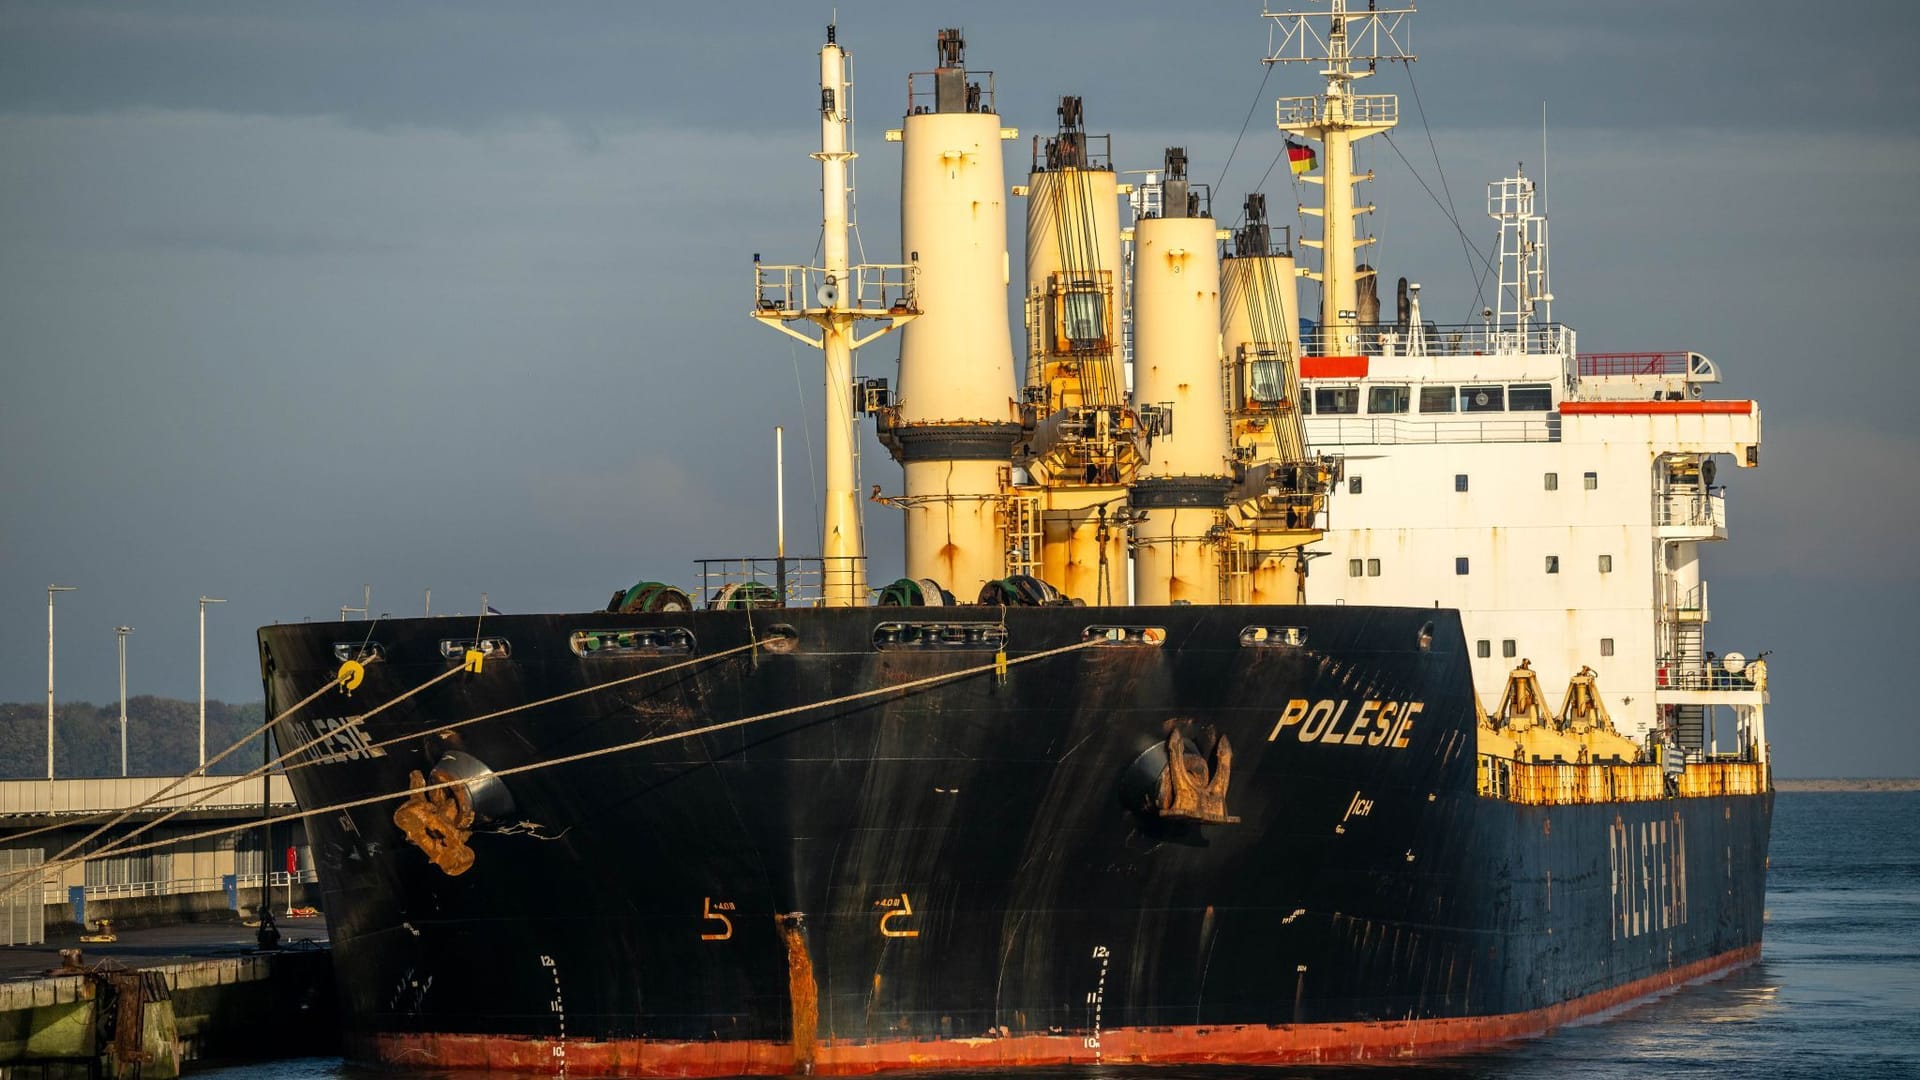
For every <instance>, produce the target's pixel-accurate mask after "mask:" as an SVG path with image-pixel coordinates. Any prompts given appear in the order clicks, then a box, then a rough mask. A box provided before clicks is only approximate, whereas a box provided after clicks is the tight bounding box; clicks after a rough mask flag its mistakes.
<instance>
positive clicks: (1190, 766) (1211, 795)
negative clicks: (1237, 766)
mask: <svg viewBox="0 0 1920 1080" xmlns="http://www.w3.org/2000/svg"><path fill="white" fill-rule="evenodd" d="M1211 756H1212V759H1213V760H1212V763H1211V765H1209V763H1208V760H1207V755H1203V754H1200V753H1198V752H1189V751H1188V750H1187V737H1186V733H1185V732H1184V731H1181V730H1180V729H1179V728H1175V730H1174V731H1173V732H1172V734H1170V735H1168V736H1167V765H1166V768H1164V769H1162V770H1161V772H1160V792H1159V800H1158V802H1157V803H1156V804H1155V806H1154V809H1155V811H1156V812H1158V813H1159V815H1160V816H1161V817H1162V818H1165V819H1167V820H1169V821H1197V822H1200V823H1202V824H1206V825H1232V824H1235V823H1237V822H1238V821H1239V820H1240V819H1239V817H1237V816H1236V815H1233V814H1229V813H1227V782H1228V779H1229V777H1230V776H1231V775H1232V772H1233V747H1232V746H1231V745H1230V744H1229V743H1228V742H1227V737H1226V736H1225V735H1221V736H1219V737H1218V738H1216V739H1215V740H1214V744H1213V754H1212V755H1211Z"/></svg>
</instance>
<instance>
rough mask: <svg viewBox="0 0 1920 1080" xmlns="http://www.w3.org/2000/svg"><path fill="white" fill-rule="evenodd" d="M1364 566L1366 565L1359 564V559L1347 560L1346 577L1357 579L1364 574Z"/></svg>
mask: <svg viewBox="0 0 1920 1080" xmlns="http://www.w3.org/2000/svg"><path fill="white" fill-rule="evenodd" d="M1365 566H1366V564H1365V563H1363V562H1361V561H1360V560H1359V559H1348V560H1347V576H1348V577H1359V576H1360V575H1361V574H1362V573H1363V572H1364V570H1363V567H1365Z"/></svg>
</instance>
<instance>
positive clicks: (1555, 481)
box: [1546, 472, 1560, 491]
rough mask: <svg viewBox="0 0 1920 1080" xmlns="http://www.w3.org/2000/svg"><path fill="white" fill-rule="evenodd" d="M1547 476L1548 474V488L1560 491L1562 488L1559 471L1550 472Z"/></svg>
mask: <svg viewBox="0 0 1920 1080" xmlns="http://www.w3.org/2000/svg"><path fill="white" fill-rule="evenodd" d="M1546 476H1547V490H1548V491H1559V490H1560V474H1559V473H1557V472H1550V473H1548V474H1546Z"/></svg>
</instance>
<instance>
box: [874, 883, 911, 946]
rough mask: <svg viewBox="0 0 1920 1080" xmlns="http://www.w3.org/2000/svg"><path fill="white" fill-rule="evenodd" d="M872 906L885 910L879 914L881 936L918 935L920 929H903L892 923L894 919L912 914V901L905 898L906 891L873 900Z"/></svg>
mask: <svg viewBox="0 0 1920 1080" xmlns="http://www.w3.org/2000/svg"><path fill="white" fill-rule="evenodd" d="M873 906H874V907H877V908H882V909H884V910H885V912H886V913H885V914H883V915H881V916H880V936H881V937H919V936H920V931H918V930H905V929H900V928H897V927H895V926H893V925H892V924H893V922H894V920H896V919H905V918H908V917H910V916H912V915H913V902H912V901H910V900H908V899H907V894H906V893H901V894H900V895H899V896H889V897H886V898H885V899H882V900H875V901H874V902H873Z"/></svg>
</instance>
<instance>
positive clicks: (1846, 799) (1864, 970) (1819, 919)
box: [192, 792, 1920, 1080]
mask: <svg viewBox="0 0 1920 1080" xmlns="http://www.w3.org/2000/svg"><path fill="white" fill-rule="evenodd" d="M1403 1073H1404V1074H1411V1075H1414V1076H1417V1077H1422V1078H1430V1080H1482V1078H1485V1080H1496V1078H1497V1080H1509V1078H1511V1080H1523V1078H1539V1080H1547V1078H1552V1080H1600V1078H1610V1080H1612V1078H1618V1080H1626V1078H1632V1080H1648V1078H1652V1077H1668V1076H1680V1077H1687V1076H1697V1077H1703V1078H1704V1077H1713V1078H1714V1080H1744V1078H1749V1077H1752V1078H1761V1077H1767V1078H1771V1077H1799V1076H1814V1077H1823V1078H1827V1080H1877V1078H1880V1077H1900V1078H1906V1080H1915V1078H1920V792H1887V793H1863V794H1849V793H1810V792H1805V793H1803V792H1794V793H1787V794H1782V795H1780V796H1779V798H1778V800H1777V801H1776V803H1775V804H1774V819H1773V869H1772V873H1771V874H1770V876H1769V877H1768V881H1767V929H1766V946H1765V952H1764V955H1763V958H1762V959H1761V961H1760V963H1758V964H1756V965H1754V966H1753V967H1750V968H1748V969H1746V970H1745V971H1741V972H1738V973H1736V974H1733V975H1730V976H1728V977H1726V978H1724V979H1720V980H1718V981H1715V982H1710V983H1703V984H1701V985H1698V986H1693V987H1689V988H1687V989H1685V990H1681V991H1679V992H1677V993H1675V994H1673V995H1671V996H1669V997H1665V998H1662V999H1660V1000H1659V1001H1655V1002H1651V1003H1649V1004H1646V1005H1642V1006H1639V1007H1638V1008H1635V1009H1631V1010H1628V1011H1626V1012H1623V1013H1620V1014H1618V1015H1616V1016H1614V1017H1612V1018H1610V1019H1608V1020H1606V1021H1604V1022H1598V1023H1588V1024H1584V1025H1581V1026H1577V1027H1570V1028H1564V1029H1562V1030H1560V1031H1559V1032H1557V1033H1555V1034H1554V1035H1552V1036H1551V1037H1549V1038H1545V1039H1536V1040H1533V1041H1531V1042H1526V1043H1520V1044H1516V1045H1515V1046H1513V1047H1512V1048H1510V1049H1506V1050H1502V1051H1499V1052H1495V1053H1488V1054H1482V1055H1478V1056H1475V1057H1471V1058H1463V1059H1458V1060H1454V1061H1449V1062H1445V1063H1442V1064H1434V1065H1421V1066H1408V1065H1398V1064H1396V1065H1372V1066H1359V1067H1355V1066H1345V1067H1338V1068H1332V1067H1328V1068H1291V1067H1289V1068H1274V1069H1244V1068H1194V1067H1172V1068H1166V1069H1152V1070H1145V1069H1138V1068H1134V1069H1114V1068H1104V1069H1101V1068H1078V1069H1046V1070H1029V1071H1026V1072H1022V1073H1020V1074H1018V1075H1020V1076H1021V1077H1022V1078H1023V1080H1142V1078H1150V1080H1295V1078H1298V1080H1354V1078H1365V1080H1378V1078H1380V1077H1383V1076H1387V1075H1399V1074H1403ZM192 1075H193V1077H194V1078H195V1080H212V1078H216V1077H217V1078H220V1080H238V1078H240V1077H272V1078H276V1080H376V1078H379V1080H393V1078H394V1077H395V1076H396V1075H397V1074H395V1073H392V1072H387V1071H384V1070H378V1069H369V1068H366V1067H362V1066H354V1065H350V1064H347V1063H345V1062H342V1061H341V1060H339V1059H337V1058H308V1059H302V1060H296V1061H279V1062H265V1063H258V1064H252V1065H246V1066H234V1067H230V1068H215V1069H203V1070H197V1071H195V1072H194V1073H193V1074H192ZM405 1075H407V1076H409V1077H422V1076H429V1075H433V1074H421V1073H409V1074H405ZM455 1075H458V1074H455ZM939 1075H940V1076H941V1077H942V1080H967V1075H966V1074H955V1073H943V1074H939ZM1008 1075H1013V1074H1006V1073H1002V1074H992V1073H976V1074H972V1077H971V1080H993V1078H994V1077H996V1076H999V1077H1004V1076H1008Z"/></svg>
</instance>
